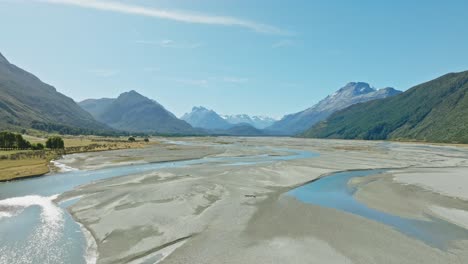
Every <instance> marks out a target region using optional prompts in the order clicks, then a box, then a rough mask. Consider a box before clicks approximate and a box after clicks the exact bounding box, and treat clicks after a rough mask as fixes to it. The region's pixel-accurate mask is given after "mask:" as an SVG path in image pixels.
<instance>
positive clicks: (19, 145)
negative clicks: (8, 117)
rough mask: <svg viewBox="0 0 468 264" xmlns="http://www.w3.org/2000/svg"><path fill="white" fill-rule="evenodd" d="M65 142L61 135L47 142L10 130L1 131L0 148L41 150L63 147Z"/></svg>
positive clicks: (50, 138)
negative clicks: (30, 140) (33, 141)
mask: <svg viewBox="0 0 468 264" xmlns="http://www.w3.org/2000/svg"><path fill="white" fill-rule="evenodd" d="M64 147H65V144H64V142H63V139H62V138H61V137H49V138H48V139H47V141H46V144H45V146H44V144H42V143H36V144H31V142H29V141H27V140H25V139H24V138H23V136H22V135H21V134H16V133H12V132H8V131H3V132H0V148H2V149H33V150H41V149H44V148H49V149H63V148H64Z"/></svg>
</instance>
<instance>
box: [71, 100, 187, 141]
mask: <svg viewBox="0 0 468 264" xmlns="http://www.w3.org/2000/svg"><path fill="white" fill-rule="evenodd" d="M79 105H80V106H81V107H83V109H85V110H86V111H88V112H89V113H91V115H92V116H93V117H94V118H96V119H97V120H98V121H100V122H102V123H105V124H107V125H109V126H110V127H113V128H115V129H119V130H124V131H130V132H149V133H151V132H157V133H164V134H193V133H196V130H194V129H193V128H192V126H190V125H189V124H188V123H187V122H185V121H183V120H180V119H178V118H177V117H176V116H175V115H174V114H172V113H171V112H169V111H168V110H166V109H165V108H164V107H163V106H162V105H160V104H159V103H158V102H156V101H154V100H151V99H149V98H147V97H145V96H143V95H141V94H139V93H137V92H136V91H130V92H126V93H122V94H121V95H119V97H118V98H116V99H111V98H103V99H87V100H84V101H82V102H80V103H79Z"/></svg>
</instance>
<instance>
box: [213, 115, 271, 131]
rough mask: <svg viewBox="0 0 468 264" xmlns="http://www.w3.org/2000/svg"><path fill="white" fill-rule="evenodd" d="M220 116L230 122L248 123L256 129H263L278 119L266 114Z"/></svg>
mask: <svg viewBox="0 0 468 264" xmlns="http://www.w3.org/2000/svg"><path fill="white" fill-rule="evenodd" d="M221 117H222V118H223V119H225V120H226V121H227V122H229V123H230V124H234V125H235V124H249V125H252V126H253V127H255V128H257V129H264V128H266V127H268V126H271V125H272V124H273V123H274V122H276V121H278V120H276V119H274V118H272V117H268V116H249V115H246V114H239V115H222V116H221Z"/></svg>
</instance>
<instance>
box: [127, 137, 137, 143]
mask: <svg viewBox="0 0 468 264" xmlns="http://www.w3.org/2000/svg"><path fill="white" fill-rule="evenodd" d="M128 141H130V142H135V141H136V140H135V138H134V137H129V138H128Z"/></svg>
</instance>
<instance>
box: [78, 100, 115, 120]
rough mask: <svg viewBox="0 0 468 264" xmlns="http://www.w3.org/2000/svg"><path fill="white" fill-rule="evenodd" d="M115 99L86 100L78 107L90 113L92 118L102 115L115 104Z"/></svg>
mask: <svg viewBox="0 0 468 264" xmlns="http://www.w3.org/2000/svg"><path fill="white" fill-rule="evenodd" d="M114 101H115V99H113V98H101V99H86V100H83V101H81V102H79V103H78V105H79V106H80V107H81V108H83V109H84V110H86V111H87V112H88V113H90V114H91V115H92V116H99V115H101V114H102V113H103V112H104V111H105V110H106V109H107V107H109V105H111V104H112V102H114Z"/></svg>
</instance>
